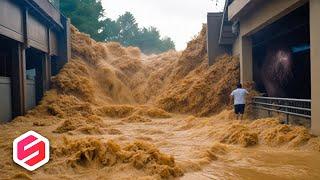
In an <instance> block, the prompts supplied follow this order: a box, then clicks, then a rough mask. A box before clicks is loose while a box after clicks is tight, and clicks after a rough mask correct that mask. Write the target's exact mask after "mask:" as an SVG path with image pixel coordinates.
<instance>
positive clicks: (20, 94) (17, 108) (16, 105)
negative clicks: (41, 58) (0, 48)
mask: <svg viewBox="0 0 320 180" xmlns="http://www.w3.org/2000/svg"><path fill="white" fill-rule="evenodd" d="M11 56H12V76H11V95H12V99H11V102H12V117H13V118H14V117H17V116H21V115H24V114H25V97H26V52H25V48H24V45H23V44H21V43H18V42H14V43H13V45H12V54H11Z"/></svg>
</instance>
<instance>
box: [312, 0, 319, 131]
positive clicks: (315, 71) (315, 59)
mask: <svg viewBox="0 0 320 180" xmlns="http://www.w3.org/2000/svg"><path fill="white" fill-rule="evenodd" d="M319 17H320V1H319V0H310V45H311V49H310V61H311V63H310V64H311V101H312V102H311V131H312V133H314V134H316V135H320V94H319V92H320V81H319V77H320V71H319V70H320V21H319Z"/></svg>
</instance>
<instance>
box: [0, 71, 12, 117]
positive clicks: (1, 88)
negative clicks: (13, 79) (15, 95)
mask: <svg viewBox="0 0 320 180" xmlns="http://www.w3.org/2000/svg"><path fill="white" fill-rule="evenodd" d="M0 94H1V96H0V102H1V103H0V122H7V121H9V120H11V113H12V110H11V83H10V78H9V77H0Z"/></svg>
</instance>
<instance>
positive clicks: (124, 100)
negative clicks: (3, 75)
mask: <svg viewBox="0 0 320 180" xmlns="http://www.w3.org/2000/svg"><path fill="white" fill-rule="evenodd" d="M71 32H72V59H71V60H70V62H69V63H68V64H67V65H66V66H65V67H64V68H63V70H62V71H61V72H60V73H59V74H58V75H57V76H55V77H53V78H52V84H53V87H52V89H51V90H50V91H48V92H47V93H46V95H45V97H44V98H43V100H42V101H41V103H40V105H39V106H37V107H36V108H35V109H33V110H31V111H29V112H28V114H27V115H26V116H23V117H18V118H16V119H15V120H13V121H12V122H11V123H8V124H3V125H0V133H1V134H0V135H1V136H0V158H1V161H0V174H1V177H0V178H1V179H2V178H3V179H10V178H13V179H161V178H182V179H320V168H319V165H320V139H319V137H315V136H313V135H311V134H309V132H308V130H307V129H306V128H304V127H299V126H290V125H282V124H280V123H279V120H278V119H277V118H267V119H259V120H255V121H252V120H249V119H250V117H251V116H250V112H251V111H250V107H249V109H248V111H247V112H248V113H247V114H246V117H247V118H246V119H247V120H245V121H244V122H242V123H240V122H238V121H236V120H234V118H233V113H232V110H231V109H230V107H229V106H228V102H229V100H230V99H229V94H230V92H231V90H232V89H233V88H234V87H235V85H236V83H237V79H238V76H239V62H238V60H237V58H234V57H230V56H227V55H224V56H221V57H220V58H218V59H217V61H216V63H215V64H214V65H213V66H211V67H208V65H207V62H206V58H207V54H206V27H205V26H204V28H203V30H202V31H201V32H200V34H199V35H198V37H197V38H195V39H193V40H192V41H190V42H189V44H188V47H187V49H186V50H185V51H183V52H175V51H170V52H166V53H163V54H160V55H151V56H145V55H143V54H141V52H140V50H139V49H137V48H134V47H127V48H125V47H122V46H120V45H119V44H118V43H97V42H95V41H94V40H92V39H90V38H89V37H88V36H87V35H85V34H82V33H80V32H79V31H78V30H77V29H75V28H72V29H71ZM246 86H247V87H249V86H250V84H247V85H246ZM255 93H256V92H254V91H251V94H252V95H253V94H255ZM28 130H34V131H37V132H39V133H41V134H42V135H44V136H46V137H47V138H48V139H49V140H50V141H51V146H52V147H51V150H52V151H51V159H50V161H49V163H48V164H46V165H45V166H44V167H42V168H40V169H38V170H37V171H34V172H27V171H26V170H23V169H22V168H20V167H19V166H18V165H15V164H14V163H13V161H12V157H11V156H12V155H11V154H12V150H11V142H12V140H13V139H14V138H16V137H17V136H19V135H20V134H22V133H24V132H26V131H28Z"/></svg>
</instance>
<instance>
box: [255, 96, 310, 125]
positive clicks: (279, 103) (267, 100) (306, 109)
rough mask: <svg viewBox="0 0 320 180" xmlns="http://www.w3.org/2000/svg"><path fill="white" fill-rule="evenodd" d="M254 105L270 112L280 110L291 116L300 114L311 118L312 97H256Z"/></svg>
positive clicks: (299, 115) (279, 111)
mask: <svg viewBox="0 0 320 180" xmlns="http://www.w3.org/2000/svg"><path fill="white" fill-rule="evenodd" d="M253 107H254V108H257V109H262V110H266V111H268V112H269V113H270V112H278V113H282V114H285V115H287V122H288V121H289V116H290V115H291V116H298V117H303V118H307V119H310V118H311V100H310V99H292V98H276V97H254V98H253Z"/></svg>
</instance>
